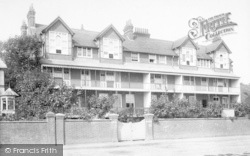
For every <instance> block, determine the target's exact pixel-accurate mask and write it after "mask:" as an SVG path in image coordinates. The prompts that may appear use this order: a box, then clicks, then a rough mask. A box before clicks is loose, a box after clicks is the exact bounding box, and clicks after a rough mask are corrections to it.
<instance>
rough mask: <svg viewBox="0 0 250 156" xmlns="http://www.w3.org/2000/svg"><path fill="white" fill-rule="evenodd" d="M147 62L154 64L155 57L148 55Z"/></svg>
mask: <svg viewBox="0 0 250 156" xmlns="http://www.w3.org/2000/svg"><path fill="white" fill-rule="evenodd" d="M149 62H150V63H156V55H149Z"/></svg>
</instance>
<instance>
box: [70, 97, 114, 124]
mask: <svg viewBox="0 0 250 156" xmlns="http://www.w3.org/2000/svg"><path fill="white" fill-rule="evenodd" d="M115 99H116V97H115V96H109V97H102V98H100V97H97V96H96V95H92V96H90V97H88V106H87V107H85V108H81V107H73V108H72V109H71V111H70V113H68V114H67V115H66V118H69V119H85V120H90V119H103V118H106V117H107V114H108V113H109V112H110V111H111V109H112V108H113V104H114V102H115Z"/></svg>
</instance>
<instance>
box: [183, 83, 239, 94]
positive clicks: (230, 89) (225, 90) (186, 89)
mask: <svg viewBox="0 0 250 156" xmlns="http://www.w3.org/2000/svg"><path fill="white" fill-rule="evenodd" d="M182 92H210V93H226V94H228V93H236V94H239V93H240V88H239V87H220V86H219V87H216V86H191V85H183V87H182Z"/></svg>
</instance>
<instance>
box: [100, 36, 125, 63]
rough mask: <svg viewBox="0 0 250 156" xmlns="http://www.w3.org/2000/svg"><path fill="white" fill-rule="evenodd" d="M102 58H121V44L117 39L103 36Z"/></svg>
mask: <svg viewBox="0 0 250 156" xmlns="http://www.w3.org/2000/svg"><path fill="white" fill-rule="evenodd" d="M101 56H102V58H109V59H122V46H121V41H120V40H119V39H113V38H105V37H104V38H103V48H102V52H101Z"/></svg>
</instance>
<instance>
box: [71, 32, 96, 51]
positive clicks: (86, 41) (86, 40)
mask: <svg viewBox="0 0 250 156" xmlns="http://www.w3.org/2000/svg"><path fill="white" fill-rule="evenodd" d="M72 30H73V31H74V32H75V35H74V36H73V44H74V45H75V46H80V47H91V48H98V46H97V45H96V44H95V42H94V39H95V38H96V36H97V35H98V34H99V32H95V31H88V30H78V29H72Z"/></svg>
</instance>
